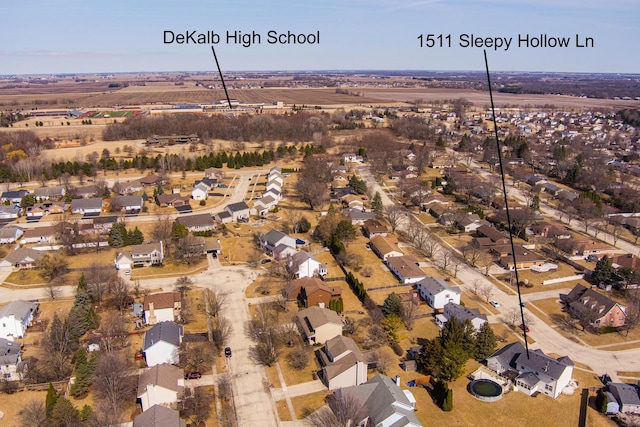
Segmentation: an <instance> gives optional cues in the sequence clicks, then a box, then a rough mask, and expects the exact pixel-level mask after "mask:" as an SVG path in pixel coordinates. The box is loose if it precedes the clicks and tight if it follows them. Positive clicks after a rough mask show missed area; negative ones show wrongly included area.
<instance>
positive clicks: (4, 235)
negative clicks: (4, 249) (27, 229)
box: [0, 226, 24, 244]
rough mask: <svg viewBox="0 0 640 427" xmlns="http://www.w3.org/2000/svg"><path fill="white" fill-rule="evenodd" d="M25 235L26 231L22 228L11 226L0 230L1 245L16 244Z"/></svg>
mask: <svg viewBox="0 0 640 427" xmlns="http://www.w3.org/2000/svg"><path fill="white" fill-rule="evenodd" d="M23 233H24V230H23V229H22V228H20V227H14V226H9V227H3V228H0V244H10V243H15V242H16V241H17V240H18V239H19V238H20V236H22V234H23Z"/></svg>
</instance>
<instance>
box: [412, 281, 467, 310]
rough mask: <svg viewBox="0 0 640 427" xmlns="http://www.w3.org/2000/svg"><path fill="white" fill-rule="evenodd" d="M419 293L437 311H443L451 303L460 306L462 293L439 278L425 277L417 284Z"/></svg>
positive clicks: (456, 287)
mask: <svg viewBox="0 0 640 427" xmlns="http://www.w3.org/2000/svg"><path fill="white" fill-rule="evenodd" d="M417 291H418V293H419V294H420V297H422V299H423V300H425V301H426V302H427V304H429V306H430V307H431V308H433V309H434V310H436V311H442V310H443V309H444V306H445V305H446V304H447V303H449V302H454V303H456V304H460V295H461V294H462V291H461V290H460V288H459V287H458V286H451V285H449V284H448V283H447V282H445V281H444V280H442V279H439V278H437V277H431V276H429V277H425V278H424V279H422V280H420V281H419V282H418V283H417Z"/></svg>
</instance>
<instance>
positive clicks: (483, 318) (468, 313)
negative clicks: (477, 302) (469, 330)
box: [436, 302, 487, 331]
mask: <svg viewBox="0 0 640 427" xmlns="http://www.w3.org/2000/svg"><path fill="white" fill-rule="evenodd" d="M452 317H455V318H456V320H457V321H458V323H463V322H464V321H466V320H469V321H470V322H471V324H472V325H473V327H474V328H475V329H476V331H479V330H480V328H482V325H484V324H485V323H486V322H487V315H486V314H481V313H480V310H478V309H477V308H468V307H465V306H463V305H460V304H458V303H455V302H448V303H446V304H445V305H444V311H443V312H442V314H437V315H436V325H438V326H439V327H440V328H444V325H445V324H446V323H447V322H448V321H449V320H451V318H452Z"/></svg>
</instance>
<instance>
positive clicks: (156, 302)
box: [143, 292, 182, 325]
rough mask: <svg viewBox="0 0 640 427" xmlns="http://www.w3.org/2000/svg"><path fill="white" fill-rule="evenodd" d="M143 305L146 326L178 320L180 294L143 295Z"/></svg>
mask: <svg viewBox="0 0 640 427" xmlns="http://www.w3.org/2000/svg"><path fill="white" fill-rule="evenodd" d="M143 304H144V319H145V322H146V323H147V325H155V324H156V323H158V322H173V321H175V320H176V319H179V318H180V309H181V308H182V295H181V294H180V292H164V293H161V294H152V295H145V297H144V300H143Z"/></svg>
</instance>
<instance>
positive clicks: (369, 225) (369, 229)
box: [362, 219, 389, 239]
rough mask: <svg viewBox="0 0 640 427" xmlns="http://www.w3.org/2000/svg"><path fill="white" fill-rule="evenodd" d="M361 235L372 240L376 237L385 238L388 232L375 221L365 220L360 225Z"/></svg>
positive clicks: (382, 225)
mask: <svg viewBox="0 0 640 427" xmlns="http://www.w3.org/2000/svg"><path fill="white" fill-rule="evenodd" d="M362 233H363V234H364V235H365V237H368V238H369V239H372V238H374V237H376V236H382V237H387V234H388V233H389V230H388V229H387V227H386V226H385V225H384V224H382V223H381V222H380V221H378V220H377V219H367V220H365V222H364V223H363V224H362Z"/></svg>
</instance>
